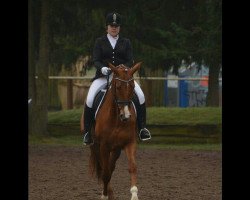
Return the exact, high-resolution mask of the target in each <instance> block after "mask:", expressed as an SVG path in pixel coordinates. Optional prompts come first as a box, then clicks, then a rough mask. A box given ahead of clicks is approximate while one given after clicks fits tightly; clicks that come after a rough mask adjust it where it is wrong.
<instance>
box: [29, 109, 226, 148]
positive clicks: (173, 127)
mask: <svg viewBox="0 0 250 200" xmlns="http://www.w3.org/2000/svg"><path fill="white" fill-rule="evenodd" d="M81 115H82V109H73V110H65V111H57V112H49V116H48V122H49V126H48V129H49V130H48V131H49V135H29V144H30V145H64V146H82V145H83V144H82V135H81V134H80V118H81ZM221 117H222V110H221V108H218V107H215V108H214V107H194V108H168V107H148V108H147V124H148V125H149V126H150V125H156V126H152V127H151V128H150V130H151V134H152V139H151V140H150V141H148V142H139V148H166V149H180V150H208V151H211V150H212V151H220V150H221V123H222V122H221V121H222V119H221ZM157 125H170V126H164V127H162V126H161V127H158V126H157ZM196 125H203V126H204V125H205V126H204V127H205V128H204V127H195V126H196ZM204 129H205V130H204Z"/></svg>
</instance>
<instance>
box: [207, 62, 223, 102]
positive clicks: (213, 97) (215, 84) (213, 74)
mask: <svg viewBox="0 0 250 200" xmlns="http://www.w3.org/2000/svg"><path fill="white" fill-rule="evenodd" d="M219 73H220V67H219V65H213V66H211V67H209V80H208V94H207V106H211V107H217V106H219Z"/></svg>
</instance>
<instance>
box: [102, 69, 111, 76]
mask: <svg viewBox="0 0 250 200" xmlns="http://www.w3.org/2000/svg"><path fill="white" fill-rule="evenodd" d="M101 71H102V74H103V75H108V74H110V71H111V70H110V69H109V68H108V67H102V69H101Z"/></svg>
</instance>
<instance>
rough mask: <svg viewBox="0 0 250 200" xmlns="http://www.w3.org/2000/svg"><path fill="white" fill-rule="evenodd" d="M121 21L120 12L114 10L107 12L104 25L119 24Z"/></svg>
mask: <svg viewBox="0 0 250 200" xmlns="http://www.w3.org/2000/svg"><path fill="white" fill-rule="evenodd" d="M121 22H122V17H121V15H120V14H118V13H116V12H112V13H109V14H107V16H106V26H108V25H111V26H121V24H122V23H121Z"/></svg>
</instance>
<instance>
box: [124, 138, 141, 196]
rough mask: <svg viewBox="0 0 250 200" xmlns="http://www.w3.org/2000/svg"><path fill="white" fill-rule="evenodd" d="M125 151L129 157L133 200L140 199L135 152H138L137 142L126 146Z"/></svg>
mask: <svg viewBox="0 0 250 200" xmlns="http://www.w3.org/2000/svg"><path fill="white" fill-rule="evenodd" d="M125 152H126V155H127V158H128V164H129V173H130V177H131V189H130V192H131V194H132V197H131V200H138V196H137V193H138V189H137V187H136V183H137V166H136V162H135V154H136V143H135V142H134V143H131V144H129V145H128V146H127V147H126V148H125Z"/></svg>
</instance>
